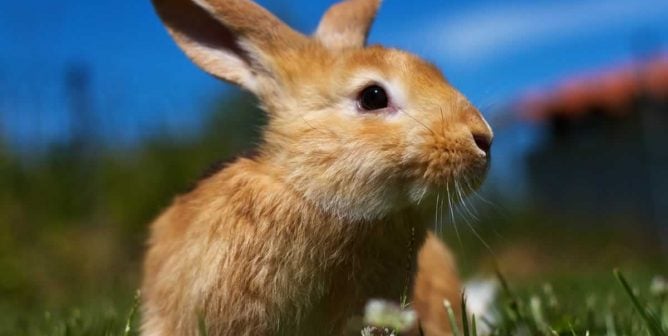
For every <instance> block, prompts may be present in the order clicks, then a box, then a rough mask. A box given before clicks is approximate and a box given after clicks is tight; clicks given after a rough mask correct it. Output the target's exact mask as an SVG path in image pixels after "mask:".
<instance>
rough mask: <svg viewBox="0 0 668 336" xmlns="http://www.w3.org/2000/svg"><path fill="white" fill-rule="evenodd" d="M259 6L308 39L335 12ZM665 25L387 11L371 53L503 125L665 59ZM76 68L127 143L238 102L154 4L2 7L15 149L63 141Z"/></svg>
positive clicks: (515, 6) (5, 81) (530, 10)
mask: <svg viewBox="0 0 668 336" xmlns="http://www.w3.org/2000/svg"><path fill="white" fill-rule="evenodd" d="M259 3H261V4H263V5H264V6H266V7H268V8H269V9H270V10H271V11H273V12H276V13H278V15H279V16H281V17H283V18H285V19H286V20H287V21H289V22H290V23H291V24H293V25H294V26H295V27H296V28H298V29H299V30H301V31H304V32H310V31H313V30H314V29H315V27H316V25H317V22H318V19H319V17H320V15H321V13H322V12H323V11H324V10H325V9H326V8H327V7H328V5H329V4H331V1H322V0H310V1H305V0H299V1H296V0H291V1H288V0H265V1H259ZM666 18H668V1H666V0H561V1H556V0H555V1H541V0H508V1H484V0H469V1H455V0H449V1H443V0H415V1H406V0H385V2H384V4H383V7H382V9H381V11H380V13H379V15H378V18H377V21H376V24H375V26H374V28H373V30H372V33H371V36H370V41H371V42H372V43H382V44H385V45H390V46H394V47H399V48H403V49H407V50H409V51H413V52H415V53H418V54H420V55H422V56H424V57H425V58H427V59H429V60H430V61H432V62H434V63H436V64H437V65H439V66H440V67H441V68H442V69H443V70H444V72H445V74H446V75H447V76H448V78H449V79H450V81H451V82H452V83H454V84H455V85H456V86H457V87H459V88H460V89H461V90H462V91H463V92H464V93H465V94H466V95H468V96H469V97H470V99H471V100H472V101H473V102H474V103H475V104H477V105H478V106H480V107H481V108H482V109H483V110H484V112H486V113H493V111H494V110H495V107H498V106H500V105H502V104H503V103H504V102H507V101H509V100H510V99H512V98H513V97H516V96H517V95H520V94H521V93H522V92H525V91H526V90H529V89H531V88H536V87H542V86H545V85H549V84H550V83H554V82H555V81H558V80H560V79H562V78H564V77H567V76H570V75H574V74H577V73H579V72H582V71H589V70H595V69H597V68H602V67H606V66H609V65H614V64H615V63H619V62H623V61H625V60H628V59H630V58H631V57H632V56H633V48H632V45H633V42H632V41H641V43H640V44H643V43H644V44H646V45H656V46H658V47H663V48H664V49H665V48H666V47H667V46H668V23H666V22H668V19H666ZM642 41H645V42H642ZM636 44H638V43H636ZM73 63H85V64H86V65H87V66H88V67H89V69H90V70H91V73H92V76H93V94H94V97H93V98H94V100H93V101H94V106H95V110H96V112H97V114H98V119H99V120H100V122H101V123H102V124H103V126H104V127H107V128H106V129H107V131H105V132H109V134H108V136H110V137H112V138H115V139H118V141H127V140H128V139H134V138H137V137H138V136H140V135H142V134H145V133H147V132H149V133H150V132H151V130H155V129H160V128H163V129H164V128H166V129H168V130H184V129H185V130H188V129H196V127H197V125H198V123H199V122H200V121H201V115H202V113H203V111H205V110H206V107H207V106H209V105H210V104H211V103H212V102H213V100H214V99H215V98H216V97H218V95H219V94H220V93H221V92H225V91H230V90H233V89H232V88H231V87H230V86H228V85H226V84H222V83H220V82H218V81H216V80H214V79H212V78H210V77H208V76H207V75H206V74H204V73H202V72H201V71H200V70H198V69H197V68H196V67H195V66H193V65H192V64H191V63H190V62H189V61H188V60H187V59H186V58H185V56H183V55H182V54H181V52H180V51H179V50H178V49H177V48H176V47H175V45H174V44H173V43H172V42H171V40H170V39H169V37H168V36H167V34H166V33H165V31H164V30H163V28H162V26H161V24H160V22H159V21H158V19H157V17H156V16H155V14H154V12H153V9H152V7H151V4H150V1H148V0H121V1H104V2H103V1H91V0H61V1H51V0H23V1H2V2H0V132H2V133H3V134H4V135H5V137H7V138H10V139H19V140H21V142H26V141H27V142H30V141H31V140H30V139H31V138H32V137H35V136H39V137H41V138H42V139H46V140H50V139H57V138H58V137H59V136H62V134H64V133H65V131H66V129H67V124H68V122H67V117H66V116H67V113H66V111H67V104H68V101H67V99H66V95H65V89H64V87H63V84H62V82H63V80H62V79H63V73H64V69H66V68H67V67H68V65H69V64H73ZM36 124H37V125H36ZM104 127H103V129H104Z"/></svg>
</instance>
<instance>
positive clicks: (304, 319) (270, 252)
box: [142, 0, 491, 335]
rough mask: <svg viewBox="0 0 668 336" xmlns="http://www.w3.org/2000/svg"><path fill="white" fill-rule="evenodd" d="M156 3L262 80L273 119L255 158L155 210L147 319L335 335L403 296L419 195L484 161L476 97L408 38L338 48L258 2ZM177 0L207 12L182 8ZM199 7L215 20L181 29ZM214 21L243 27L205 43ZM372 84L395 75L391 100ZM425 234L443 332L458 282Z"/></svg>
mask: <svg viewBox="0 0 668 336" xmlns="http://www.w3.org/2000/svg"><path fill="white" fill-rule="evenodd" d="M364 1H365V0H349V2H350V3H352V2H355V3H361V2H364ZM368 1H369V4H371V3H376V2H375V1H374V0H368ZM154 4H155V5H156V7H157V8H158V12H159V13H160V14H161V17H162V18H163V20H164V21H165V24H166V25H167V26H168V28H169V30H170V31H171V33H172V34H173V35H174V37H175V40H176V41H177V42H178V43H179V45H180V46H181V47H182V48H184V50H185V51H186V53H187V54H188V55H189V56H190V57H191V58H192V59H193V61H194V62H196V63H197V64H198V65H199V66H201V67H203V68H204V69H205V70H207V71H209V72H211V73H213V74H214V75H217V76H219V77H220V78H223V79H225V80H228V81H231V82H234V83H237V84H239V85H242V86H243V87H245V88H247V89H249V90H251V91H253V92H254V93H255V94H257V95H258V97H259V98H260V100H261V102H262V104H263V106H264V108H265V109H266V110H267V112H268V113H269V117H270V118H269V124H268V126H267V128H266V130H265V132H264V141H263V143H262V144H261V145H260V148H259V152H260V154H259V156H258V157H257V158H255V159H239V160H237V161H236V162H234V163H232V164H231V165H229V166H228V167H226V168H225V169H223V170H221V171H220V172H218V173H217V174H215V175H213V176H212V177H210V178H208V179H206V180H203V181H201V182H200V183H199V185H198V186H197V188H196V189H195V190H194V191H193V192H191V193H189V194H186V195H183V196H180V197H178V198H177V199H176V200H175V201H174V203H173V204H172V205H171V207H169V208H168V209H167V210H166V211H165V212H164V213H163V214H162V215H161V216H160V217H159V218H158V219H157V220H156V221H155V222H154V223H153V225H152V229H151V238H150V240H149V249H148V252H147V255H146V259H145V265H144V273H145V275H144V283H143V304H142V308H143V324H142V330H143V334H144V335H195V334H196V333H197V327H198V320H201V321H202V322H203V323H204V325H205V326H206V329H207V331H208V334H209V335H337V334H341V333H343V331H344V326H345V325H346V322H347V321H348V319H349V318H350V317H351V316H353V315H355V314H359V313H361V309H362V307H363V305H364V303H365V302H366V301H367V300H369V299H371V298H385V299H389V300H394V301H397V300H399V298H400V297H401V295H402V294H403V292H404V289H405V288H406V286H407V285H408V284H407V283H406V282H407V281H406V279H411V278H412V276H413V274H414V269H415V268H416V265H417V263H418V260H417V259H418V257H417V253H416V251H417V247H418V246H420V245H422V243H423V242H424V241H425V237H427V232H426V228H425V227H424V223H425V222H426V219H428V218H426V217H425V216H424V215H423V213H424V212H423V211H422V209H421V208H422V207H421V206H419V205H420V204H422V202H423V201H424V203H427V201H428V200H430V199H431V197H433V195H434V192H435V191H438V190H441V191H442V190H444V188H445V187H446V186H447V184H448V183H451V182H452V181H454V180H455V179H460V178H467V179H469V180H471V181H472V182H473V183H474V184H475V185H477V184H479V183H480V182H481V180H482V178H483V176H484V173H485V171H486V167H487V154H486V153H484V152H483V151H481V150H480V149H478V148H477V146H476V144H475V142H474V140H473V136H472V134H477V135H479V136H485V137H488V138H490V139H491V130H490V129H489V127H488V126H487V124H486V123H485V121H484V120H483V119H482V117H481V116H480V114H479V112H478V111H477V110H476V109H475V108H473V107H472V106H471V104H470V103H468V101H467V100H466V99H465V98H464V97H463V96H462V95H461V94H459V93H458V92H457V91H456V90H454V89H453V88H452V87H451V86H449V85H448V84H447V82H446V81H445V79H444V78H443V76H442V75H441V74H440V72H439V71H438V69H436V68H435V67H434V66H433V65H431V64H429V63H426V62H424V61H422V60H421V59H419V58H418V57H416V56H414V55H411V54H408V53H406V52H402V51H399V50H394V49H387V48H383V47H380V46H373V47H363V46H359V47H356V48H352V47H351V48H343V49H340V48H330V47H328V46H326V44H323V43H322V41H321V40H319V39H307V38H305V37H303V36H302V35H299V33H296V32H294V31H292V30H288V29H289V28H287V26H284V25H283V24H282V23H280V21H278V19H276V18H274V17H273V16H270V14H269V13H268V12H266V11H264V10H263V9H260V8H259V6H257V5H255V4H253V3H251V2H249V1H241V0H237V1H228V0H209V1H205V0H196V1H195V0H193V2H191V0H154ZM163 6H166V8H167V9H164V7H163ZM192 6H196V7H195V8H196V9H197V10H193V9H192V8H193V7H192ZM369 6H371V5H369ZM180 7H183V8H191V9H190V12H189V13H197V14H195V15H194V16H193V17H191V18H190V19H189V20H186V21H182V20H181V19H179V17H178V15H176V14H177V13H178V9H179V8H180ZM185 11H186V12H188V10H185ZM166 12H170V13H172V14H168V15H165V13H166ZM201 15H204V17H203V18H198V16H201ZM326 17H327V16H326ZM343 17H344V18H345V17H346V16H343ZM365 17H367V20H368V22H367V24H368V23H370V20H371V19H372V17H373V15H371V16H369V15H366V14H365ZM211 18H215V20H211ZM262 18H264V19H266V20H267V21H266V22H264V23H262V22H257V24H256V22H255V21H252V22H251V21H250V20H261V19H262ZM207 20H208V21H207ZM192 21H196V22H199V23H202V22H207V23H206V24H213V25H214V26H213V27H211V28H210V29H204V28H206V27H205V26H197V27H196V28H197V29H190V28H188V29H186V28H179V27H181V26H180V25H183V24H186V25H190V24H192ZM184 22H185V23H184ZM353 22H357V23H359V22H360V21H355V20H353ZM218 25H220V26H221V27H218ZM344 26H345V25H344ZM187 27H190V26H187ZM277 27H285V28H278V30H276V29H277ZM216 29H218V30H219V31H221V32H223V31H224V32H226V33H225V34H228V35H225V36H226V37H232V38H233V39H234V41H236V42H235V43H229V42H230V41H222V42H221V43H220V44H217V45H210V44H209V45H206V46H205V47H202V46H201V45H200V42H201V41H202V39H201V35H199V34H205V36H207V37H210V36H209V35H206V34H208V33H202V32H203V31H208V32H210V31H215V30H216ZM269 30H271V31H269ZM221 36H222V35H221ZM239 41H241V43H239ZM214 49H215V51H212V50H214ZM220 52H223V53H224V54H225V55H226V56H225V57H223V58H219V57H217V56H220ZM210 59H215V61H212V62H209V61H203V60H210ZM238 67H241V69H238ZM370 83H376V84H380V85H382V86H384V87H385V88H386V90H387V91H388V93H389V94H390V97H391V101H392V103H391V106H390V107H388V108H387V109H385V110H383V111H374V112H368V111H361V110H360V109H359V107H358V106H357V103H356V101H357V97H358V95H359V92H360V90H362V89H363V88H364V87H365V86H368V85H369V84H370ZM411 232H414V233H413V234H411ZM430 237H431V238H429V239H427V243H426V244H425V246H424V248H423V250H422V251H421V252H420V256H419V264H420V266H419V269H420V273H419V275H418V277H417V278H416V280H415V281H416V288H415V290H414V295H415V299H416V303H415V304H416V309H417V311H418V313H419V314H420V318H421V319H422V320H423V321H422V323H423V325H424V326H425V329H426V330H427V332H428V334H432V335H438V334H439V333H440V331H443V330H446V329H443V328H442V326H443V325H444V324H443V323H442V321H445V318H446V316H445V314H440V315H439V312H441V313H442V312H443V310H442V309H441V308H440V307H436V306H437V305H436V304H435V303H434V302H437V301H441V302H442V298H446V297H447V298H448V299H450V300H451V301H453V302H456V301H457V300H458V295H457V294H458V292H459V287H458V286H459V285H458V283H457V278H456V271H455V267H454V263H453V262H452V258H451V257H450V256H449V253H448V252H447V250H446V249H445V247H444V246H443V245H442V244H441V243H440V242H438V241H437V239H436V238H434V237H433V236H430ZM411 241H413V243H411ZM441 307H442V306H441ZM439 319H440V320H439ZM439 328H440V329H439Z"/></svg>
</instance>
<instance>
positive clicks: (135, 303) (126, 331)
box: [123, 291, 141, 336]
mask: <svg viewBox="0 0 668 336" xmlns="http://www.w3.org/2000/svg"><path fill="white" fill-rule="evenodd" d="M140 296H141V293H140V291H137V292H135V297H134V300H133V302H132V308H130V312H129V313H128V317H127V319H126V320H125V329H123V336H130V333H131V332H132V321H134V318H135V315H136V314H137V308H138V307H139V298H140Z"/></svg>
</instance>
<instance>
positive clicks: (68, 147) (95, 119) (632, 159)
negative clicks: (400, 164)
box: [0, 0, 668, 329]
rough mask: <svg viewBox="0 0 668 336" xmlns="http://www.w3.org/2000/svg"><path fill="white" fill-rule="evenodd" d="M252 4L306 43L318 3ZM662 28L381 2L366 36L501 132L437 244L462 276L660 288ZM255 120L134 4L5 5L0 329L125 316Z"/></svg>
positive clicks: (666, 36) (236, 95)
mask: <svg viewBox="0 0 668 336" xmlns="http://www.w3.org/2000/svg"><path fill="white" fill-rule="evenodd" d="M259 2H260V3H261V4H262V5H264V6H266V7H267V8H269V9H270V10H271V11H272V12H274V13H277V15H278V16H280V17H281V18H283V19H284V20H285V21H287V22H289V23H290V24H291V25H293V26H294V27H296V28H298V29H299V30H301V31H303V32H312V31H313V30H314V29H315V27H316V25H317V23H318V20H319V17H320V15H321V14H322V13H323V12H324V10H325V9H326V8H327V7H328V6H329V5H330V4H331V1H329V0H327V1H325V0H317V1H287V0H264V1H259ZM666 18H668V1H665V0H562V1H556V0H555V1H544V0H541V1H537V0H513V1H503V2H499V1H486V0H475V1H465V2H463V1H440V0H421V1H410V2H409V1H399V0H386V1H385V2H384V4H383V7H382V9H381V11H380V13H379V15H378V17H377V21H376V24H375V26H374V28H373V29H372V32H371V36H370V42H371V43H381V44H385V45H388V46H393V47H399V48H403V49H406V50H409V51H412V52H415V53H417V54H419V55H421V56H423V57H425V58H426V59H428V60H430V61H432V62H434V63H435V64H437V65H438V66H439V67H441V69H443V71H444V72H445V74H446V76H447V77H448V79H449V80H450V81H451V82H452V83H453V84H454V85H455V86H456V87H458V88H459V89H460V90H461V91H462V92H463V93H464V94H465V95H467V96H468V97H469V98H470V100H471V101H472V102H473V103H474V104H475V105H477V106H478V107H479V108H480V109H481V111H482V112H483V113H484V114H485V116H486V117H487V119H488V120H489V121H490V123H491V124H492V126H493V128H494V129H495V132H496V140H495V145H494V148H493V161H494V162H493V167H492V170H491V172H490V177H489V180H488V182H487V183H486V184H485V187H484V188H483V190H482V191H481V193H480V195H479V196H475V197H472V198H471V199H469V200H468V204H467V206H465V207H464V206H460V207H459V208H458V209H456V211H455V213H456V215H457V216H456V217H455V219H454V221H447V223H446V227H445V229H444V232H443V234H444V236H445V239H446V240H447V241H449V242H450V245H451V246H452V247H453V249H455V250H456V253H457V254H458V257H459V259H460V264H461V266H462V269H463V272H464V274H466V275H469V276H473V275H477V274H481V273H485V272H488V271H490V270H491V268H492V265H493V264H494V262H495V261H496V262H498V264H499V265H500V268H501V269H502V270H503V271H504V272H505V273H506V274H507V275H508V276H509V277H510V278H512V279H515V281H520V282H521V281H528V282H530V281H543V280H544V279H555V278H567V277H576V278H584V277H596V276H598V274H603V273H604V274H606V275H607V274H609V271H610V270H611V269H612V268H613V267H615V266H621V267H624V268H625V269H632V270H634V272H638V273H641V274H644V273H646V274H661V273H664V275H665V273H666V270H667V269H668V267H666V266H668V262H667V261H668V149H667V146H668V21H667V20H666ZM263 122H264V118H263V115H262V113H261V111H259V110H258V109H257V108H256V101H254V99H253V98H252V97H251V96H249V95H248V94H246V93H243V92H241V91H239V90H237V89H236V88H234V87H231V86H230V85H227V84H224V83H222V82H219V81H216V80H214V79H212V78H210V77H209V76H207V75H206V74H204V73H203V72H201V71H200V70H198V69H197V68H196V67H195V66H194V65H192V64H191V63H190V61H188V60H187V59H186V57H185V56H184V55H183V54H182V53H181V52H180V51H179V50H178V49H177V47H176V46H175V45H174V43H173V42H172V41H171V40H170V38H169V37H168V35H167V34H166V32H165V31H164V29H163V28H162V26H161V24H160V22H159V20H158V18H157V16H156V15H155V14H154V11H153V8H152V6H151V4H150V2H149V1H148V0H145V1H137V0H132V1H130V0H125V1H111V2H109V1H106V2H101V1H86V0H63V1H48V0H24V1H3V2H0V325H2V323H3V319H10V320H11V319H13V320H12V321H15V320H16V315H21V316H31V314H42V313H43V311H45V310H59V309H68V307H72V306H77V305H84V306H86V305H91V304H93V305H94V304H99V303H109V304H111V305H113V304H116V303H118V304H122V305H128V304H129V302H131V300H132V299H131V298H132V295H133V292H134V290H135V289H136V288H137V287H138V281H139V280H138V279H139V276H140V274H139V270H140V262H141V255H142V250H143V244H144V241H145V239H146V234H147V225H148V223H149V222H150V220H151V219H152V218H153V217H155V216H156V215H157V214H158V212H159V211H160V210H161V209H162V208H164V207H165V206H167V205H168V204H169V202H170V200H171V198H172V197H173V196H174V195H175V194H177V193H179V192H183V191H185V190H187V189H188V187H189V186H190V185H192V183H193V182H195V181H196V180H197V178H198V176H200V175H201V174H202V173H203V172H204V171H206V169H207V167H209V166H211V165H212V164H213V163H215V162H217V161H220V160H225V159H229V158H231V157H234V156H235V155H237V154H238V153H240V152H242V151H243V150H245V149H247V148H249V147H252V145H253V143H254V141H255V140H256V139H257V137H258V131H259V128H260V127H261V125H262V124H263ZM19 320H20V319H19ZM12 323H17V322H12ZM19 323H20V322H19ZM0 329H1V328H0Z"/></svg>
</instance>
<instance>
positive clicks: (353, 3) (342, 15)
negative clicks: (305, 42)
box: [315, 0, 380, 49]
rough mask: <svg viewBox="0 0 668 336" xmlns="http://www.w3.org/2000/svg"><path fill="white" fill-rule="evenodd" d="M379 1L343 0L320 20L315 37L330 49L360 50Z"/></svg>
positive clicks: (364, 42)
mask: <svg viewBox="0 0 668 336" xmlns="http://www.w3.org/2000/svg"><path fill="white" fill-rule="evenodd" d="M378 7H380V0H344V1H342V2H340V3H337V4H335V5H333V6H332V7H331V8H330V9H329V10H328V11H327V13H325V15H324V16H323V17H322V19H321V20H320V24H319V25H318V29H317V30H316V32H315V37H316V38H317V39H318V40H320V41H321V42H322V43H323V44H324V45H325V46H327V47H328V48H332V49H342V48H361V47H364V45H365V44H366V38H367V35H368V34H369V29H370V28H371V23H373V19H374V17H375V16H376V12H377V11H378Z"/></svg>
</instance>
